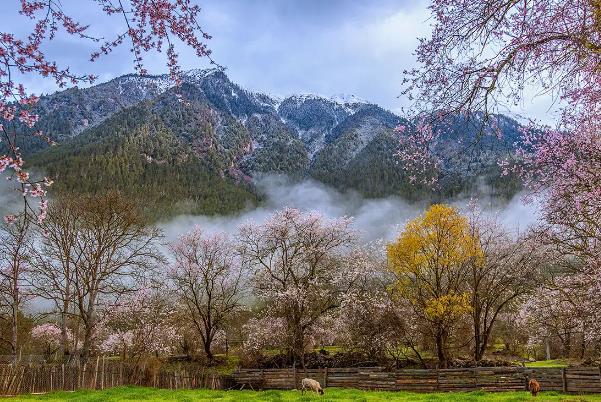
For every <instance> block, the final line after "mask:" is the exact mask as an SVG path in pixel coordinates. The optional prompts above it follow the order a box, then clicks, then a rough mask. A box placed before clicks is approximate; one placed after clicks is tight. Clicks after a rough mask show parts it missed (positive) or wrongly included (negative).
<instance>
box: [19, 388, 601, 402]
mask: <svg viewBox="0 0 601 402" xmlns="http://www.w3.org/2000/svg"><path fill="white" fill-rule="evenodd" d="M11 399H12V400H14V401H81V402H92V401H94V402H103V401H190V402H192V401H223V402H234V401H249V402H252V401H282V402H284V401H366V402H367V401H369V402H372V401H418V402H419V401H428V402H430V401H433V402H444V401H466V402H475V401H493V402H505V401H508V402H518V401H532V400H533V398H532V397H531V396H530V394H528V393H527V392H526V391H522V392H499V393H487V392H480V391H478V392H457V393H412V392H377V391H359V390H355V389H341V388H338V389H336V388H330V389H327V390H326V394H325V395H323V396H319V395H317V394H315V393H311V394H305V395H304V396H303V395H301V393H300V391H275V390H269V391H210V390H189V391H169V390H161V389H154V388H140V387H120V388H112V389H109V390H104V391H78V392H55V393H51V394H46V395H28V396H21V397H16V398H11ZM536 401H537V402H539V401H563V402H568V401H570V402H576V401H601V394H600V395H590V396H577V395H564V394H560V393H557V392H543V393H541V394H539V396H538V397H537V398H536Z"/></svg>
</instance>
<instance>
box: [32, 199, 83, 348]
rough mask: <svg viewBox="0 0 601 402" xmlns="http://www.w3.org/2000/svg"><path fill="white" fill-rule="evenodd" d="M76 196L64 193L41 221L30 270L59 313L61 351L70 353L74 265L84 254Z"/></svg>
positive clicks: (38, 289)
mask: <svg viewBox="0 0 601 402" xmlns="http://www.w3.org/2000/svg"><path fill="white" fill-rule="evenodd" d="M75 209H76V203H75V200H73V199H72V198H69V197H63V198H61V199H59V200H56V201H54V202H53V203H52V205H51V206H50V208H49V209H48V216H47V218H46V220H45V221H44V222H43V224H42V225H41V228H40V229H41V231H42V232H43V235H42V236H40V237H39V246H38V247H36V249H35V253H34V255H35V260H34V264H33V266H32V270H31V273H30V278H31V284H32V288H33V291H34V293H35V294H36V296H38V297H41V298H43V299H45V300H48V301H51V302H52V303H53V304H54V306H55V308H56V312H57V314H58V315H59V326H60V329H61V340H60V352H61V355H63V356H69V355H70V354H71V352H72V349H73V348H74V347H75V345H70V341H71V339H70V337H69V336H68V333H69V328H68V324H69V321H71V320H72V319H73V318H74V317H77V314H76V312H75V310H74V309H75V300H74V292H75V271H76V269H75V267H76V265H77V264H78V262H79V260H80V258H81V249H80V248H79V247H78V227H79V224H80V222H79V220H80V217H79V216H78V215H77V214H76V213H75Z"/></svg>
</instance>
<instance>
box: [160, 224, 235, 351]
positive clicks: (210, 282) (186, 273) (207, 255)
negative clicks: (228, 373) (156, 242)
mask: <svg viewBox="0 0 601 402" xmlns="http://www.w3.org/2000/svg"><path fill="white" fill-rule="evenodd" d="M170 249H171V253H172V255H173V257H174V259H175V262H174V264H173V267H172V269H171V274H170V276H171V280H172V282H173V286H174V290H175V293H176V295H177V296H178V298H179V299H180V300H181V302H182V303H183V306H184V309H185V311H186V314H185V316H186V317H187V318H188V319H189V320H190V321H191V322H192V324H193V326H194V328H195V329H196V332H197V333H198V335H199V336H200V338H201V340H202V345H203V348H204V352H205V354H206V356H207V359H208V360H209V361H212V360H213V352H212V348H211V346H212V345H213V342H214V340H215V337H216V335H217V334H218V332H219V331H220V330H224V329H225V326H226V324H227V321H228V320H229V319H231V318H232V316H233V314H234V313H235V312H237V311H238V310H239V308H240V307H241V306H242V304H241V298H242V286H243V282H242V269H241V265H240V263H239V260H238V259H237V258H236V256H235V247H234V245H233V244H232V243H231V242H230V241H229V240H228V239H227V238H226V237H225V235H223V234H217V235H212V236H210V235H205V234H204V233H203V232H202V231H201V230H200V229H199V228H196V229H195V230H194V231H192V232H191V233H188V234H185V235H182V236H181V237H180V238H179V239H178V241H176V242H174V243H172V244H171V245H170Z"/></svg>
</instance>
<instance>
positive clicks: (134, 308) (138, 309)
mask: <svg viewBox="0 0 601 402" xmlns="http://www.w3.org/2000/svg"><path fill="white" fill-rule="evenodd" d="M102 316H103V318H102V319H101V322H100V323H99V329H98V331H97V332H98V333H99V334H98V338H99V340H98V349H99V350H100V351H101V352H103V353H114V354H120V355H121V357H122V359H126V358H129V359H137V360H140V359H142V358H144V357H148V356H153V355H154V356H166V355H170V354H172V353H174V352H175V351H176V349H177V346H178V344H179V338H180V337H179V335H178V330H177V327H176V323H175V317H176V315H175V306H173V304H172V301H171V300H170V299H169V298H167V297H165V289H152V288H148V287H142V289H140V290H138V291H136V292H134V293H130V294H126V295H124V296H123V297H121V298H119V300H117V302H116V303H113V304H110V305H109V306H108V308H107V309H105V311H103V312H102Z"/></svg>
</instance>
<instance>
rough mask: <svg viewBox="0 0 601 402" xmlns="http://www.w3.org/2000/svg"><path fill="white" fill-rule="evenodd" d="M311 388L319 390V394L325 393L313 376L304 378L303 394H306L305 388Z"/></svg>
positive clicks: (302, 382) (302, 383)
mask: <svg viewBox="0 0 601 402" xmlns="http://www.w3.org/2000/svg"><path fill="white" fill-rule="evenodd" d="M306 389H308V390H311V391H315V392H317V393H318V394H319V395H323V389H322V388H321V384H319V382H317V381H315V380H314V379H312V378H303V380H302V381H301V394H303V395H304V394H305V390H306Z"/></svg>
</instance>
